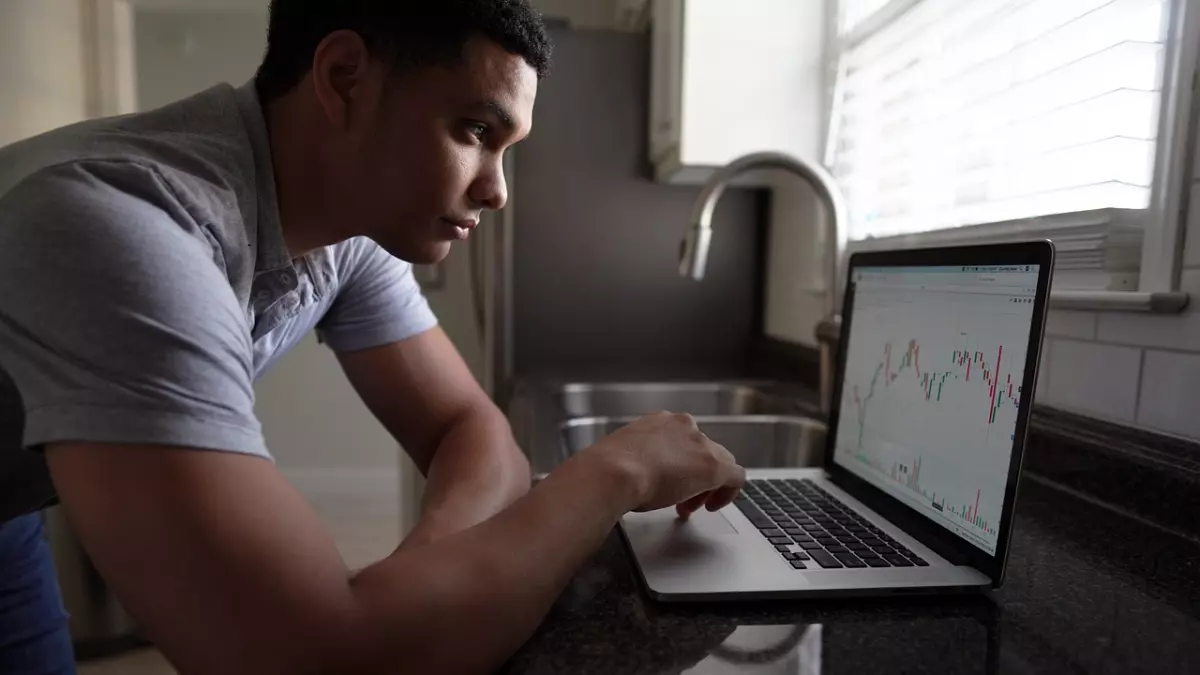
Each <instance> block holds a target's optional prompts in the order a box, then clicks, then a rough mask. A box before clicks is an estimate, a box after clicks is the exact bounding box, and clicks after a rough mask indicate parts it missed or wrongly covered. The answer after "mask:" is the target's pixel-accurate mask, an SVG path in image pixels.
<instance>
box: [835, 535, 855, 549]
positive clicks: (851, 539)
mask: <svg viewBox="0 0 1200 675" xmlns="http://www.w3.org/2000/svg"><path fill="white" fill-rule="evenodd" d="M833 536H834V538H835V539H837V540H838V541H840V542H842V543H843V544H845V545H847V546H849V545H850V544H857V543H858V537H856V536H854V535H852V534H850V533H849V532H847V533H846V534H835V535H833Z"/></svg>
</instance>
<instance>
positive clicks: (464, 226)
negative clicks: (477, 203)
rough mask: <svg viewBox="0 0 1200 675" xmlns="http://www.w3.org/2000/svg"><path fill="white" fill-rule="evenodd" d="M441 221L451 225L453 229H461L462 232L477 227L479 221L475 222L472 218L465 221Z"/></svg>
mask: <svg viewBox="0 0 1200 675" xmlns="http://www.w3.org/2000/svg"><path fill="white" fill-rule="evenodd" d="M442 220H444V221H446V222H447V223H450V224H451V225H453V226H455V227H461V228H462V229H464V230H473V229H475V228H476V227H477V226H478V225H479V221H478V220H475V219H474V218H465V219H461V220H460V219H458V218H444V217H443V218H442Z"/></svg>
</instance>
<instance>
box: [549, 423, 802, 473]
mask: <svg viewBox="0 0 1200 675" xmlns="http://www.w3.org/2000/svg"><path fill="white" fill-rule="evenodd" d="M694 417H695V419H696V424H697V425H698V426H699V427H700V430H701V431H703V432H704V433H705V434H707V435H708V437H709V438H711V439H713V440H714V441H716V442H717V443H720V444H721V445H723V446H725V447H726V448H727V449H728V450H729V452H731V453H733V456H734V457H736V458H737V460H738V463H740V464H741V465H742V466H744V467H746V468H771V467H799V466H820V465H821V460H822V455H823V453H824V452H825V424H824V423H822V422H820V421H817V420H814V419H809V418H807V417H791V416H783V415H725V416H717V415H694ZM634 419H636V416H628V417H583V418H578V419H573V420H568V421H567V422H565V423H563V424H562V427H561V431H562V452H563V457H562V459H564V460H565V459H566V458H567V457H570V456H571V455H573V454H575V453H577V452H579V451H580V450H583V449H584V448H586V447H588V446H590V445H592V444H593V443H595V442H596V441H598V440H600V439H601V438H603V437H605V436H607V435H608V434H610V433H612V432H614V431H616V430H617V429H620V428H621V427H623V426H625V425H626V424H628V423H630V422H632V421H633V420H634Z"/></svg>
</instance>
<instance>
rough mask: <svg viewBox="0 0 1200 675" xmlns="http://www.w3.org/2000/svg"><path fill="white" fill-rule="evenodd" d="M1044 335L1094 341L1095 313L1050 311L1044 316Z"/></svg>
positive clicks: (1066, 310)
mask: <svg viewBox="0 0 1200 675" xmlns="http://www.w3.org/2000/svg"><path fill="white" fill-rule="evenodd" d="M1046 335H1051V336H1054V337H1068V338H1078V339H1081V340H1094V339H1096V313H1095V312H1078V311H1073V310H1069V309H1052V310H1050V312H1049V313H1048V314H1047V315H1046Z"/></svg>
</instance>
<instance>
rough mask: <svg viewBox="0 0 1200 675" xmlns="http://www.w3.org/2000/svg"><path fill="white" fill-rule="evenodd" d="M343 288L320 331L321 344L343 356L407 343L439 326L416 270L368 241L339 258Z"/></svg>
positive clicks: (350, 244) (356, 241)
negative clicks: (404, 341) (409, 339)
mask: <svg viewBox="0 0 1200 675" xmlns="http://www.w3.org/2000/svg"><path fill="white" fill-rule="evenodd" d="M338 258H339V259H338V268H339V276H341V277H342V282H341V284H340V287H339V289H338V292H337V297H336V298H335V299H334V301H333V304H332V305H331V306H330V308H329V311H328V312H327V313H326V314H325V316H324V317H323V318H322V319H321V322H320V324H318V326H317V334H318V336H319V337H320V339H321V341H322V342H324V343H325V344H327V345H329V347H330V348H331V349H333V350H334V351H339V352H348V351H356V350H359V349H369V348H371V347H378V346H381V345H386V344H391V343H393V342H399V341H401V340H406V339H408V338H410V337H413V336H414V335H418V334H420V333H423V332H425V331H427V330H429V329H431V328H433V327H434V326H436V325H437V317H436V316H434V314H433V310H431V309H430V308H429V303H428V301H426V299H425V296H424V295H423V294H422V293H421V286H420V284H418V283H417V279H416V277H415V276H413V270H412V265H411V264H409V263H407V262H404V261H403V260H400V259H399V258H396V257H394V256H392V255H391V254H389V253H388V252H387V251H385V250H383V249H382V248H381V247H380V246H379V245H378V244H376V243H375V242H373V241H371V240H370V239H367V238H365V237H356V238H355V239H352V240H350V241H348V242H346V248H345V249H344V250H342V251H340V252H339V256H338Z"/></svg>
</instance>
